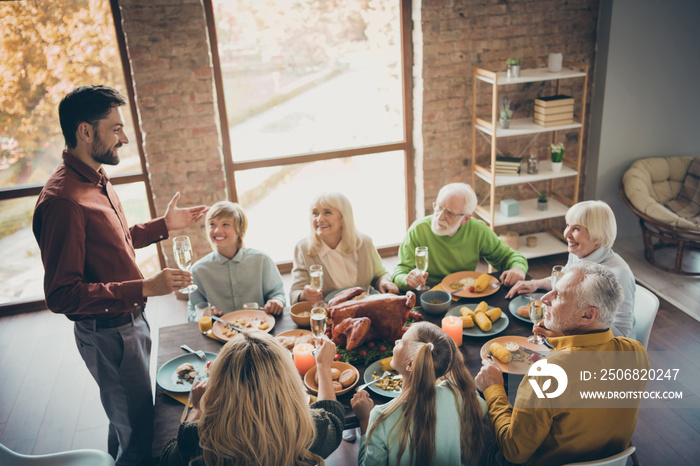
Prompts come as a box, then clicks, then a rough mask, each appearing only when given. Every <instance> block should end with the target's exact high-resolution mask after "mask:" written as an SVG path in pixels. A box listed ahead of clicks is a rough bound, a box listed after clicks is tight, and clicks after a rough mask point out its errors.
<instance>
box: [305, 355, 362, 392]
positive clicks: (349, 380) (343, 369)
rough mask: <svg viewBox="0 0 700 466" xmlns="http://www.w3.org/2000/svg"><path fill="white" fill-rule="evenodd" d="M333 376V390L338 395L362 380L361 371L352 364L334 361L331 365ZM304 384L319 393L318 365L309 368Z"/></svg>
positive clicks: (311, 390)
mask: <svg viewBox="0 0 700 466" xmlns="http://www.w3.org/2000/svg"><path fill="white" fill-rule="evenodd" d="M331 378H332V379H333V391H335V394H336V395H342V394H343V393H347V392H349V391H350V389H352V387H354V386H355V385H357V382H358V381H359V380H360V372H359V371H358V370H357V369H356V368H355V367H354V366H352V365H350V364H348V363H345V362H341V361H333V365H332V366H331ZM304 384H305V385H306V388H308V389H309V391H310V392H312V393H313V394H314V395H316V394H317V393H318V375H317V374H316V366H314V367H312V368H311V369H309V371H308V372H307V373H306V375H305V376H304Z"/></svg>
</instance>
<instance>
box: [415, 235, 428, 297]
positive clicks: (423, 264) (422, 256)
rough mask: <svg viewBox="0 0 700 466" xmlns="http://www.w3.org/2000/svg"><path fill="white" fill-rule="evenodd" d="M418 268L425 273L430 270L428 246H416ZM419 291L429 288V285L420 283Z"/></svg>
mask: <svg viewBox="0 0 700 466" xmlns="http://www.w3.org/2000/svg"><path fill="white" fill-rule="evenodd" d="M416 269H417V270H418V271H419V272H420V273H422V274H424V273H425V272H427V271H428V246H418V247H417V248H416ZM416 289H417V290H418V291H425V290H427V289H429V287H428V285H418V288H416Z"/></svg>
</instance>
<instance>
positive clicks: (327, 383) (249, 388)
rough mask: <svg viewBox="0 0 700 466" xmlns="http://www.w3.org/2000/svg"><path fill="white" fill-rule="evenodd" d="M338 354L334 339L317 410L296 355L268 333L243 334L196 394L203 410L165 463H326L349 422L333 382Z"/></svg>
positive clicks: (320, 352)
mask: <svg viewBox="0 0 700 466" xmlns="http://www.w3.org/2000/svg"><path fill="white" fill-rule="evenodd" d="M335 351H336V350H335V345H334V344H333V342H331V341H330V340H328V339H323V344H322V345H320V346H318V347H317V349H316V364H317V370H318V375H319V380H318V384H319V391H318V400H319V401H317V402H315V403H313V404H312V405H311V406H310V407H309V405H308V403H307V396H306V394H305V391H304V387H303V382H302V381H301V378H300V377H299V373H298V372H297V369H296V368H295V367H294V363H293V362H292V358H291V356H290V354H289V351H287V350H286V349H284V348H283V347H282V345H280V344H279V343H278V342H277V341H275V340H274V338H272V337H271V336H270V335H269V334H267V333H264V332H244V333H240V334H238V335H236V336H235V337H233V338H232V339H231V341H229V342H228V343H227V344H226V345H225V346H224V347H223V348H222V350H221V352H220V353H219V355H218V356H217V358H216V360H215V361H214V362H213V363H212V365H211V370H210V375H209V378H208V379H205V380H204V382H203V383H200V382H197V383H196V384H195V386H194V387H193V388H192V390H193V393H192V403H193V404H194V406H195V407H194V408H193V409H192V411H191V412H190V414H189V416H188V418H187V420H186V421H185V422H184V423H182V424H181V425H180V429H179V431H178V435H177V438H175V439H172V440H170V442H168V444H167V445H166V446H165V448H164V449H163V454H162V455H161V465H172V466H175V465H183V466H184V465H195V466H200V465H207V466H210V465H313V464H320V465H323V464H324V461H323V458H326V457H327V456H328V455H330V454H331V453H332V452H333V451H334V450H335V449H336V448H338V445H340V441H341V438H342V432H343V423H344V420H345V410H344V409H343V406H342V405H341V404H340V403H338V402H337V401H336V400H335V392H334V391H333V386H332V380H331V365H332V363H333V357H334V356H335ZM200 398H201V399H200Z"/></svg>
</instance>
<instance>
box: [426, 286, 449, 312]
mask: <svg viewBox="0 0 700 466" xmlns="http://www.w3.org/2000/svg"><path fill="white" fill-rule="evenodd" d="M436 299H437V300H439V301H440V303H439V304H433V303H431V301H434V300H436ZM450 304H452V296H450V293H448V292H447V291H442V290H428V291H426V292H425V293H423V294H422V295H420V307H421V308H423V310H424V311H425V312H427V313H428V314H442V313H444V312H447V309H448V308H449V307H450Z"/></svg>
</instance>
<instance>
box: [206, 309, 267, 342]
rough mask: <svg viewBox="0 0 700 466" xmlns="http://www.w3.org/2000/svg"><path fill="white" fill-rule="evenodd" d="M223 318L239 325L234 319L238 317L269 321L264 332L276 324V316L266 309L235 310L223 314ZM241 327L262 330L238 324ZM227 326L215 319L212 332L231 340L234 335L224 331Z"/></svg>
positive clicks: (221, 338)
mask: <svg viewBox="0 0 700 466" xmlns="http://www.w3.org/2000/svg"><path fill="white" fill-rule="evenodd" d="M221 318H222V319H224V320H225V321H226V322H230V323H231V324H233V325H237V324H236V323H235V322H234V321H235V320H236V319H246V320H247V321H252V320H254V319H258V320H259V321H260V322H267V324H268V327H267V328H266V329H264V330H262V331H263V332H268V333H269V332H270V331H271V330H272V328H273V327H274V326H275V318H274V317H272V316H271V315H270V314H267V313H266V312H265V311H255V310H245V311H234V312H229V313H228V314H224V315H222V316H221ZM238 326H239V327H243V329H244V330H260V329H258V328H256V327H245V326H243V325H238ZM226 328H227V327H226V326H225V325H224V324H222V323H221V322H218V321H214V325H213V326H212V333H213V334H214V336H216V338H218V339H220V340H224V341H229V340H230V339H231V338H233V335H231V336H228V335H226V333H224V330H225V329H226Z"/></svg>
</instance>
